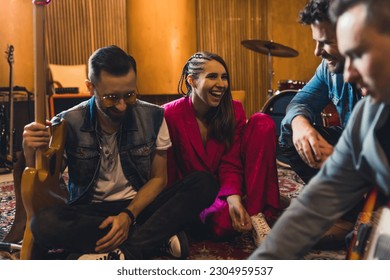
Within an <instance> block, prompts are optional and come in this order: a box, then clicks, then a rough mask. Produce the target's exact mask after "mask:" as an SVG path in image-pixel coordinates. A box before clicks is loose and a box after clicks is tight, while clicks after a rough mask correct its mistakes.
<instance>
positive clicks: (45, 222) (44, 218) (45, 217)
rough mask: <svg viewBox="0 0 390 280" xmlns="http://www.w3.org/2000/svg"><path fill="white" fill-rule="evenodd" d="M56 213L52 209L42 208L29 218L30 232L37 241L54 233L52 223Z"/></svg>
mask: <svg viewBox="0 0 390 280" xmlns="http://www.w3.org/2000/svg"><path fill="white" fill-rule="evenodd" d="M55 217H56V215H55V213H54V211H53V210H52V209H43V210H42V211H40V212H38V213H37V214H36V215H34V216H33V217H32V218H31V221H30V228H31V232H32V234H33V236H34V239H36V240H37V241H38V242H39V241H40V240H46V239H48V238H50V237H51V236H53V235H55V233H54V232H53V230H55V229H56V227H55V226H53V225H55V223H53V221H54V219H55Z"/></svg>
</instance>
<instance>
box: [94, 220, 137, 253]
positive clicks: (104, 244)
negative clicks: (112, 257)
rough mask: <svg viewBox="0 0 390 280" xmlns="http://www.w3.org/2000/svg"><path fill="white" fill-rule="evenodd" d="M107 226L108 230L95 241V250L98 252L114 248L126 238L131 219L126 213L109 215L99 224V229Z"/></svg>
mask: <svg viewBox="0 0 390 280" xmlns="http://www.w3.org/2000/svg"><path fill="white" fill-rule="evenodd" d="M109 226H111V229H110V231H109V232H108V233H107V234H106V235H105V236H103V237H102V238H100V239H99V240H98V241H97V242H96V248H95V251H96V252H98V253H105V252H109V251H112V250H115V249H117V248H118V247H119V245H121V244H122V243H123V242H124V241H125V240H126V239H127V236H128V234H129V229H130V226H131V219H130V217H129V216H128V215H127V214H126V213H119V215H117V216H109V217H108V218H106V219H105V220H104V221H103V222H102V223H101V224H100V226H99V229H104V228H106V227H109Z"/></svg>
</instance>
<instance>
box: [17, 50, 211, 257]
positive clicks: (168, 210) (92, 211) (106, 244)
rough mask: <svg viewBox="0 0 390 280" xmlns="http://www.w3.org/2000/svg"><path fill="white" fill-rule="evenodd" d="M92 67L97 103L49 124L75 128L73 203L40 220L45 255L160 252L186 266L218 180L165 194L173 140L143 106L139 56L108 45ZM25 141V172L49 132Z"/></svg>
mask: <svg viewBox="0 0 390 280" xmlns="http://www.w3.org/2000/svg"><path fill="white" fill-rule="evenodd" d="M88 68H89V73H88V78H89V80H87V81H86V86H87V88H88V90H89V92H90V93H91V95H92V97H91V99H89V100H87V101H85V102H83V103H81V104H79V105H77V106H75V107H74V108H71V109H69V110H67V111H64V112H61V113H60V114H59V115H57V116H56V117H54V118H53V120H52V121H51V123H52V124H53V125H55V124H57V123H59V122H61V121H65V125H66V127H67V137H66V142H65V159H66V161H67V167H68V171H69V184H68V203H67V204H66V205H64V206H56V207H49V208H47V209H43V210H42V211H40V212H39V213H37V215H35V216H34V217H33V218H32V220H31V230H32V233H33V235H34V239H35V241H36V242H37V244H38V246H39V247H42V249H44V250H48V249H52V248H62V249H64V250H65V251H67V252H70V254H69V256H68V258H79V259H124V258H125V259H144V258H150V257H152V256H153V255H154V254H155V253H156V251H157V249H159V248H161V246H162V245H166V246H165V247H166V251H167V252H169V253H170V254H171V255H172V256H174V257H176V258H186V257H187V256H188V244H187V240H186V237H185V234H184V233H183V232H182V230H183V229H184V227H185V226H186V225H188V224H189V223H191V221H192V220H194V219H196V218H197V216H198V215H199V213H200V211H201V210H202V209H204V208H206V207H208V206H209V205H211V203H212V202H213V201H214V199H215V197H216V195H217V191H218V190H217V184H216V182H215V181H214V179H213V177H212V175H210V174H208V173H206V172H196V173H193V174H192V175H191V176H189V177H188V178H186V179H185V180H182V181H180V182H178V183H177V184H175V185H173V186H171V187H169V188H165V187H166V183H167V167H166V151H167V149H168V147H170V146H171V141H170V138H169V133H168V129H167V125H166V123H165V119H164V111H163V109H162V108H161V107H160V106H157V105H153V104H150V103H147V102H143V101H140V100H137V98H136V91H137V85H136V78H137V77H136V71H137V69H136V62H135V60H134V58H133V57H132V56H130V55H128V54H126V53H125V52H124V51H123V50H121V49H120V48H118V47H116V46H109V47H105V48H101V49H98V50H97V51H95V53H93V54H92V56H91V57H90V59H89V64H88ZM23 137H24V138H23V140H24V141H23V147H24V154H25V157H26V164H27V166H34V154H35V150H36V149H37V148H46V147H47V145H48V143H49V140H50V137H49V133H48V131H47V128H46V127H45V126H44V125H43V124H39V123H35V122H34V123H31V124H29V125H26V126H25V129H24V134H23ZM136 221H137V222H136ZM96 253H99V254H96ZM85 254H89V255H85Z"/></svg>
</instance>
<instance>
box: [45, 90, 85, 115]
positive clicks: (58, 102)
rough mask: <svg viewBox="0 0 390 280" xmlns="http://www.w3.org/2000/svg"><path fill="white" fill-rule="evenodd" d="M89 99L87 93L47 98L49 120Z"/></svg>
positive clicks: (55, 95)
mask: <svg viewBox="0 0 390 280" xmlns="http://www.w3.org/2000/svg"><path fill="white" fill-rule="evenodd" d="M89 98H91V95H90V94H88V93H64V94H53V95H52V96H50V97H49V111H50V118H52V117H54V116H55V115H57V114H58V113H61V112H62V111H65V110H67V109H70V108H72V107H73V106H76V105H77V104H79V103H81V102H83V101H85V100H88V99H89Z"/></svg>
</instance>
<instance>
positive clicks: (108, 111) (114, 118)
mask: <svg viewBox="0 0 390 280" xmlns="http://www.w3.org/2000/svg"><path fill="white" fill-rule="evenodd" d="M95 101H96V102H95V103H96V107H97V110H98V111H99V112H100V113H101V114H100V115H101V116H102V117H103V118H104V119H106V120H107V121H109V122H113V123H120V122H122V120H123V118H124V116H125V114H126V111H123V112H122V111H119V110H118V109H116V108H115V106H113V107H109V108H106V107H104V106H103V104H102V103H101V102H100V100H99V99H98V98H96V100H95Z"/></svg>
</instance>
